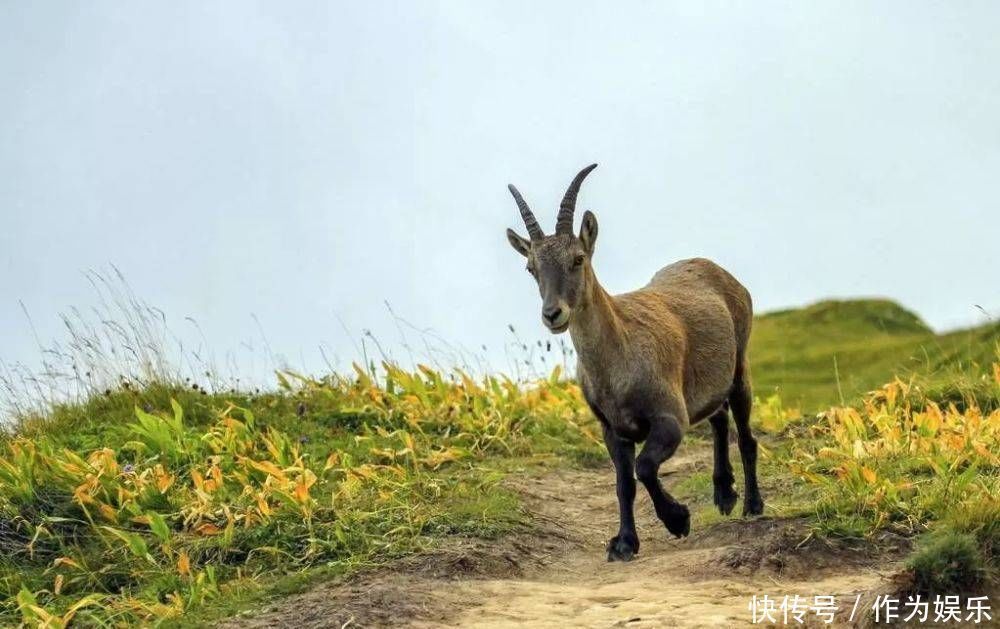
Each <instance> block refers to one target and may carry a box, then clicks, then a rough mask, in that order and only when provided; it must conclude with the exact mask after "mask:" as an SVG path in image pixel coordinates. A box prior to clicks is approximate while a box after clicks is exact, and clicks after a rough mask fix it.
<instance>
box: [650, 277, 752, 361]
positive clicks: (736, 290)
mask: <svg viewBox="0 0 1000 629" xmlns="http://www.w3.org/2000/svg"><path fill="white" fill-rule="evenodd" d="M644 290H652V291H655V292H658V293H663V294H664V295H665V296H666V297H667V303H668V304H669V305H670V308H671V310H673V311H674V313H675V314H676V315H678V317H679V318H681V319H688V320H689V321H690V320H691V319H694V318H697V317H698V313H697V312H695V311H699V310H702V308H704V307H705V301H706V300H711V301H715V299H721V301H722V303H723V304H725V307H726V309H727V310H728V311H729V315H730V317H731V319H732V322H733V332H734V335H735V337H736V339H735V340H736V345H737V347H738V348H739V353H740V354H742V353H743V351H745V349H746V346H747V343H748V342H749V341H750V325H751V323H752V321H753V302H752V300H751V299H750V292H749V291H748V290H747V289H746V288H745V287H744V286H743V285H742V284H740V283H739V281H738V280H737V279H736V278H735V277H733V276H732V275H730V274H729V272H728V271H726V270H725V269H723V268H722V267H721V266H719V265H718V264H716V263H714V262H712V261H711V260H708V259H706V258H690V259H688V260H680V261H678V262H674V263H673V264H670V265H668V266H665V267H663V268H662V269H660V270H659V271H657V273H656V275H654V276H653V279H651V280H650V281H649V283H648V284H647V285H646V286H645V288H644ZM686 310H692V312H686ZM685 315H687V316H685Z"/></svg>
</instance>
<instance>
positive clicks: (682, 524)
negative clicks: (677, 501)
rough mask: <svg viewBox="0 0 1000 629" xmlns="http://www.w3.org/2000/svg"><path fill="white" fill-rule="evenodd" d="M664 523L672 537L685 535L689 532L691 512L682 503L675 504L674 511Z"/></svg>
mask: <svg viewBox="0 0 1000 629" xmlns="http://www.w3.org/2000/svg"><path fill="white" fill-rule="evenodd" d="M664 524H665V525H666V526H667V530H668V531H670V533H671V534H672V535H674V537H687V535H688V533H690V532H691V512H690V511H688V508H687V507H685V506H684V505H677V508H676V511H675V512H674V513H673V514H672V515H671V516H670V518H669V519H667V520H666V521H665V522H664Z"/></svg>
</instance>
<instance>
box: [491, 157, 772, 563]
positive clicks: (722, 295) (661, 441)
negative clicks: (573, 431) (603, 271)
mask: <svg viewBox="0 0 1000 629" xmlns="http://www.w3.org/2000/svg"><path fill="white" fill-rule="evenodd" d="M596 167H597V164H592V165H590V166H588V167H586V168H584V169H583V170H582V171H580V173H579V174H578V175H577V176H576V177H575V178H574V179H573V182H572V183H571V184H570V186H569V189H568V190H566V195H565V196H564V197H563V200H562V203H561V204H560V206H559V216H558V218H557V219H556V228H555V233H554V234H552V235H550V236H546V235H545V234H544V233H543V232H542V229H541V228H540V227H539V225H538V221H537V220H536V219H535V216H534V214H532V212H531V209H530V208H529V207H528V204H527V203H526V202H525V200H524V198H523V197H522V196H521V194H520V193H519V192H518V191H517V188H515V187H514V186H513V185H510V186H508V188H509V190H510V192H511V194H512V195H514V200H515V201H516V202H517V207H518V208H519V209H520V211H521V217H522V218H523V219H524V224H525V227H527V229H528V236H529V239H525V238H522V237H521V236H519V235H518V234H517V233H516V232H514V231H513V230H511V229H508V230H507V239H508V240H509V241H510V244H511V246H512V247H514V249H515V250H516V251H517V252H518V253H520V254H521V255H523V256H525V257H526V258H527V259H528V272H529V273H531V275H532V276H533V277H534V278H535V281H537V282H538V290H539V293H541V296H542V322H543V323H544V324H545V326H546V327H547V328H548V329H549V330H550V331H551V332H553V333H554V334H560V333H562V332H565V331H566V330H569V334H570V337H571V338H572V340H573V346H574V347H575V348H576V353H577V358H578V362H577V379H578V381H579V383H580V387H581V388H582V390H583V395H584V398H585V399H586V400H587V404H588V405H589V406H590V408H591V410H592V411H593V412H594V415H596V416H597V418H598V420H599V421H600V423H601V427H602V429H603V431H604V443H605V444H606V445H607V448H608V453H609V454H610V455H611V460H612V461H613V462H614V466H615V470H616V475H617V494H618V506H619V519H620V527H619V530H618V534H617V535H615V536H614V537H612V538H611V540H610V541H609V542H608V547H607V551H608V561H615V560H619V561H629V560H630V559H632V557H633V556H634V555H635V554H637V553H638V552H639V536H638V534H637V533H636V529H635V518H634V515H633V503H634V501H635V477H636V476H638V478H639V480H640V481H641V482H642V484H643V485H644V486H645V487H646V490H647V491H648V492H649V496H650V498H651V499H652V501H653V505H654V507H655V509H656V515H657V517H659V519H660V520H661V521H662V522H663V524H664V525H665V526H666V528H667V530H668V531H669V532H670V533H672V534H674V535H676V536H677V537H681V536H686V535H687V534H688V532H689V531H690V514H689V512H688V509H687V507H686V506H684V505H683V504H681V503H680V502H678V501H677V500H675V499H674V498H673V497H672V496H671V495H670V494H668V493H667V492H666V491H664V489H663V485H661V483H660V480H659V478H658V474H659V469H660V465H661V464H662V463H663V462H664V461H665V460H667V459H668V458H670V456H671V455H673V453H674V452H675V451H676V450H677V446H678V445H680V442H681V438H682V437H683V436H684V432H685V430H687V428H688V427H689V426H690V425H692V424H695V423H697V422H699V421H701V420H702V419H704V418H706V417H707V418H708V420H709V422H710V423H711V425H712V433H713V437H714V444H715V447H714V451H715V465H714V473H713V475H712V480H713V483H714V489H715V492H714V493H715V495H714V502H715V504H716V506H717V507H718V508H719V511H720V512H721V513H722V514H724V515H728V514H729V513H730V512H731V511H732V509H733V506H734V505H735V504H736V499H737V497H738V494H737V493H736V490H735V489H733V483H734V480H735V479H734V478H733V468H732V465H731V464H730V462H729V434H728V433H729V410H732V414H733V419H734V420H735V422H736V430H737V435H738V442H739V448H740V457H741V459H742V460H743V475H744V483H745V491H746V496H745V498H744V501H743V515H744V516H747V515H759V514H760V513H762V512H763V510H764V501H763V499H762V498H761V496H760V491H759V489H758V487H757V441H756V439H754V436H753V434H752V433H751V431H750V406H751V400H752V397H751V393H750V368H749V365H748V363H747V342H748V340H749V338H750V324H751V320H752V317H753V308H752V305H751V301H750V293H749V292H748V291H747V289H746V288H744V287H743V285H741V284H740V283H739V282H738V281H736V279H735V278H734V277H733V276H732V275H730V274H729V273H727V272H726V271H725V270H723V269H722V268H721V267H719V266H718V265H716V264H715V263H713V262H711V261H709V260H706V259H704V258H694V259H691V260H682V261H680V262H675V263H674V264H671V265H669V266H667V267H664V268H663V269H660V271H659V272H657V273H656V275H654V276H653V279H652V280H651V281H650V282H649V283H648V284H647V285H646V286H644V287H643V288H640V289H639V290H637V291H633V292H631V293H625V294H623V295H615V296H612V295H609V294H608V293H607V292H605V290H604V289H603V288H602V287H601V284H600V283H599V282H598V281H597V276H596V275H595V273H594V268H593V266H592V259H593V255H594V243H595V242H596V240H597V218H595V217H594V214H593V213H591V212H589V211H588V212H585V213H584V215H583V223H582V225H581V227H580V235H579V236H575V235H574V234H573V212H574V209H575V207H576V197H577V194H578V193H579V191H580V185H581V184H582V183H583V180H584V178H585V177H586V176H587V175H588V174H589V173H590V171H592V170H593V169H594V168H596ZM643 442H644V443H643ZM637 443H643V446H642V450H641V451H640V452H639V456H638V457H637V456H636V455H635V446H636V444H637Z"/></svg>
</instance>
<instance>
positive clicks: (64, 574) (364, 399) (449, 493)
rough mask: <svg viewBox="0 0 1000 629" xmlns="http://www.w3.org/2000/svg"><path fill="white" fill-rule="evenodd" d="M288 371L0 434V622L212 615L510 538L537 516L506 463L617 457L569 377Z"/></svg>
mask: <svg viewBox="0 0 1000 629" xmlns="http://www.w3.org/2000/svg"><path fill="white" fill-rule="evenodd" d="M280 380H281V383H282V388H281V389H280V390H279V391H278V392H274V393H267V394H262V395H243V394H236V393H230V394H208V393H202V392H201V389H200V388H197V389H196V388H194V387H186V388H180V387H176V386H174V387H171V386H163V385H154V386H150V387H147V388H137V387H134V386H128V387H122V388H121V389H119V390H116V391H111V392H108V393H106V394H104V395H98V396H95V397H92V398H90V399H89V400H87V401H85V402H84V403H82V404H65V405H60V406H57V407H55V408H53V409H52V411H51V412H50V413H49V414H48V415H46V416H44V417H33V418H32V417H29V418H25V420H24V421H23V423H22V425H21V429H20V431H19V433H18V434H17V435H11V436H9V437H7V438H5V439H3V440H0V546H2V550H3V551H4V552H2V553H0V625H4V626H6V625H14V624H18V623H19V622H25V623H27V624H36V623H43V622H47V623H48V624H50V625H51V626H62V625H64V624H68V623H69V622H70V621H74V622H76V621H83V622H89V623H96V624H101V623H112V624H125V625H133V624H147V623H151V622H162V621H170V622H180V620H179V619H180V618H184V623H191V622H194V621H195V620H197V621H198V622H209V621H210V620H211V619H212V618H215V617H219V616H221V615H224V614H228V613H232V612H234V611H237V610H238V609H240V608H242V607H244V606H246V605H249V604H252V603H254V602H257V601H259V600H260V599H261V598H262V597H265V596H268V595H271V594H275V593H281V592H286V591H289V590H290V589H294V588H298V587H304V586H305V585H306V584H308V583H310V582H312V581H313V580H314V579H319V578H329V577H331V576H335V575H338V574H345V573H348V572H350V571H352V570H356V569H357V568H359V567H362V566H371V565H378V564H382V563H385V562H388V561H391V560H393V559H394V558H397V557H400V556H403V555H407V554H411V553H414V552H417V551H420V550H422V549H427V548H430V547H432V546H433V545H435V544H436V543H438V541H439V540H442V539H445V538H448V537H453V536H472V537H476V538H480V539H484V538H485V539H493V538H497V537H499V536H502V535H505V534H508V533H510V532H511V531H512V530H514V529H515V528H517V527H520V526H523V525H524V523H525V522H524V516H523V511H522V510H521V508H520V504H519V502H518V500H517V497H516V496H515V495H513V494H512V493H511V492H509V491H507V490H505V489H504V488H503V487H502V486H501V485H500V481H501V480H502V478H503V477H504V475H505V473H506V472H507V470H508V469H510V468H511V467H512V466H515V465H520V466H532V465H538V464H541V463H544V462H548V463H550V464H552V463H558V464H562V465H572V464H576V463H579V462H586V461H591V460H594V459H595V458H596V457H597V453H599V452H600V451H601V450H602V449H603V446H602V445H601V443H600V440H599V439H598V438H597V437H596V436H595V434H594V431H595V430H596V426H594V425H591V424H592V423H593V422H592V421H591V420H590V419H589V417H587V416H585V412H586V411H585V407H584V405H583V403H582V399H581V397H580V393H579V390H578V388H577V387H576V386H575V385H574V384H572V383H568V382H565V381H563V380H561V379H560V378H559V377H558V373H554V374H553V376H552V377H551V378H549V379H546V380H542V381H539V382H536V383H534V384H532V385H531V386H530V387H524V386H519V385H516V384H514V383H513V382H511V381H509V380H506V379H503V378H486V379H484V380H481V381H473V380H471V379H469V378H467V377H465V376H463V375H462V374H460V373H458V372H456V373H455V374H441V373H438V372H434V371H432V370H430V369H426V368H421V369H420V370H418V371H415V372H406V371H403V370H400V369H397V368H395V367H392V366H386V367H385V370H384V372H383V373H382V374H381V375H380V377H379V379H378V380H375V379H374V378H373V377H372V376H371V375H370V374H369V373H367V372H365V371H363V370H361V369H358V371H357V373H356V374H355V376H354V377H352V378H341V377H331V378H330V379H328V380H325V381H315V380H310V379H306V378H299V377H292V376H290V375H285V376H281V378H280ZM81 602H82V603H86V605H85V606H83V607H80V608H79V609H77V610H76V611H74V605H79V604H81Z"/></svg>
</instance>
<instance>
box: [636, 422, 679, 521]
mask: <svg viewBox="0 0 1000 629" xmlns="http://www.w3.org/2000/svg"><path fill="white" fill-rule="evenodd" d="M683 434H684V433H683V431H682V430H681V423H680V421H678V419H677V417H676V416H674V415H660V416H657V417H654V418H652V419H651V420H650V426H649V435H648V436H647V437H646V443H645V444H643V446H642V451H641V452H640V453H639V456H638V457H637V458H636V462H635V471H636V476H638V477H639V480H640V481H642V484H643V485H645V487H646V491H648V492H649V497H650V498H651V499H652V500H653V507H654V508H655V509H656V516H657V517H658V518H660V520H661V521H662V522H663V524H664V525H665V526H666V527H667V530H668V531H670V533H672V534H673V535H675V536H677V537H684V536H686V535H687V534H688V533H690V532H691V514H690V512H689V511H688V508H687V507H685V506H684V505H682V504H681V503H679V502H677V500H676V499H674V497H673V496H671V495H670V494H668V493H667V492H666V491H664V489H663V485H662V484H661V483H660V478H659V472H660V465H661V464H662V463H663V462H664V461H666V460H667V459H669V458H670V457H671V456H672V455H673V453H674V452H675V451H676V450H677V446H679V445H680V443H681V437H682V436H683Z"/></svg>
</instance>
